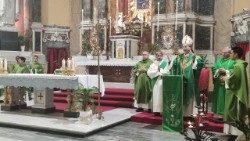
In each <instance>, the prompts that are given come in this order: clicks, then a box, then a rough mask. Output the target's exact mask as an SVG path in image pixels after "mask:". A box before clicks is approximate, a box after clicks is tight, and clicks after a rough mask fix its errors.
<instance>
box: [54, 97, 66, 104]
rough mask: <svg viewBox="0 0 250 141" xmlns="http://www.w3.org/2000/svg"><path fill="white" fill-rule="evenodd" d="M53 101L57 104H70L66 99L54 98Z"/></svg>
mask: <svg viewBox="0 0 250 141" xmlns="http://www.w3.org/2000/svg"><path fill="white" fill-rule="evenodd" d="M53 101H54V102H57V103H68V102H67V100H66V97H54V99H53Z"/></svg>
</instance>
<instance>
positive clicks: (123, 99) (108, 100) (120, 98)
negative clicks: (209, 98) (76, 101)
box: [54, 88, 223, 132]
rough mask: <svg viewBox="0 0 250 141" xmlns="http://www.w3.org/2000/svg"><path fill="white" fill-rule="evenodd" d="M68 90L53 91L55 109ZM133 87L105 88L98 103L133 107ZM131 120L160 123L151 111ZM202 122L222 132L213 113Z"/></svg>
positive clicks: (109, 107)
mask: <svg viewBox="0 0 250 141" xmlns="http://www.w3.org/2000/svg"><path fill="white" fill-rule="evenodd" d="M67 95H68V92H65V91H55V92H54V104H55V107H56V110H57V111H61V112H62V111H64V109H65V108H66V104H67V101H66V97H67ZM133 97H134V91H133V89H117V88H114V89H113V88H106V90H105V95H104V96H103V97H101V100H100V104H101V108H102V111H108V110H112V109H115V108H116V107H124V108H133V102H134V100H133ZM93 98H94V99H95V103H96V104H97V98H98V95H97V94H94V95H93ZM131 121H133V122H140V123H148V124H155V125H161V124H162V117H160V116H154V115H153V114H152V113H148V112H140V113H138V114H136V115H134V116H132V117H131ZM204 122H205V123H207V128H206V129H207V130H208V131H214V132H223V124H222V123H218V122H215V120H214V114H213V113H208V114H207V117H206V118H205V119H204Z"/></svg>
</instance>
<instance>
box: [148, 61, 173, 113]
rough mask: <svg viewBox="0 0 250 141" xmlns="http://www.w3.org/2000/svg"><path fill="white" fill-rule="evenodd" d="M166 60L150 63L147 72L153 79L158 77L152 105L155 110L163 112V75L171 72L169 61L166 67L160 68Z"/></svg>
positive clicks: (154, 87)
mask: <svg viewBox="0 0 250 141" xmlns="http://www.w3.org/2000/svg"><path fill="white" fill-rule="evenodd" d="M163 61H165V60H162V61H160V62H159V61H155V62H154V63H153V64H151V65H150V67H149V69H148V71H147V74H148V76H149V77H150V78H151V79H153V78H156V77H157V80H156V82H155V85H154V86H153V94H152V106H153V112H160V113H161V112H162V107H163V105H162V103H163V95H162V91H163V88H162V78H161V76H162V75H165V74H169V70H168V62H167V61H166V62H167V65H166V66H165V67H164V69H162V68H160V70H159V66H160V65H161V63H162V62H163Z"/></svg>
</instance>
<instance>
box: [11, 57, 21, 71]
mask: <svg viewBox="0 0 250 141" xmlns="http://www.w3.org/2000/svg"><path fill="white" fill-rule="evenodd" d="M15 59H16V63H15V64H12V66H11V68H10V71H9V72H10V73H15V72H16V69H17V67H18V66H19V61H18V60H19V56H16V58H15Z"/></svg>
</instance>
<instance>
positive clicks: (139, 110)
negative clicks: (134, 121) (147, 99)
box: [135, 108, 143, 112]
mask: <svg viewBox="0 0 250 141" xmlns="http://www.w3.org/2000/svg"><path fill="white" fill-rule="evenodd" d="M135 111H136V112H142V111H143V109H142V108H137V109H136V110H135Z"/></svg>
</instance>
